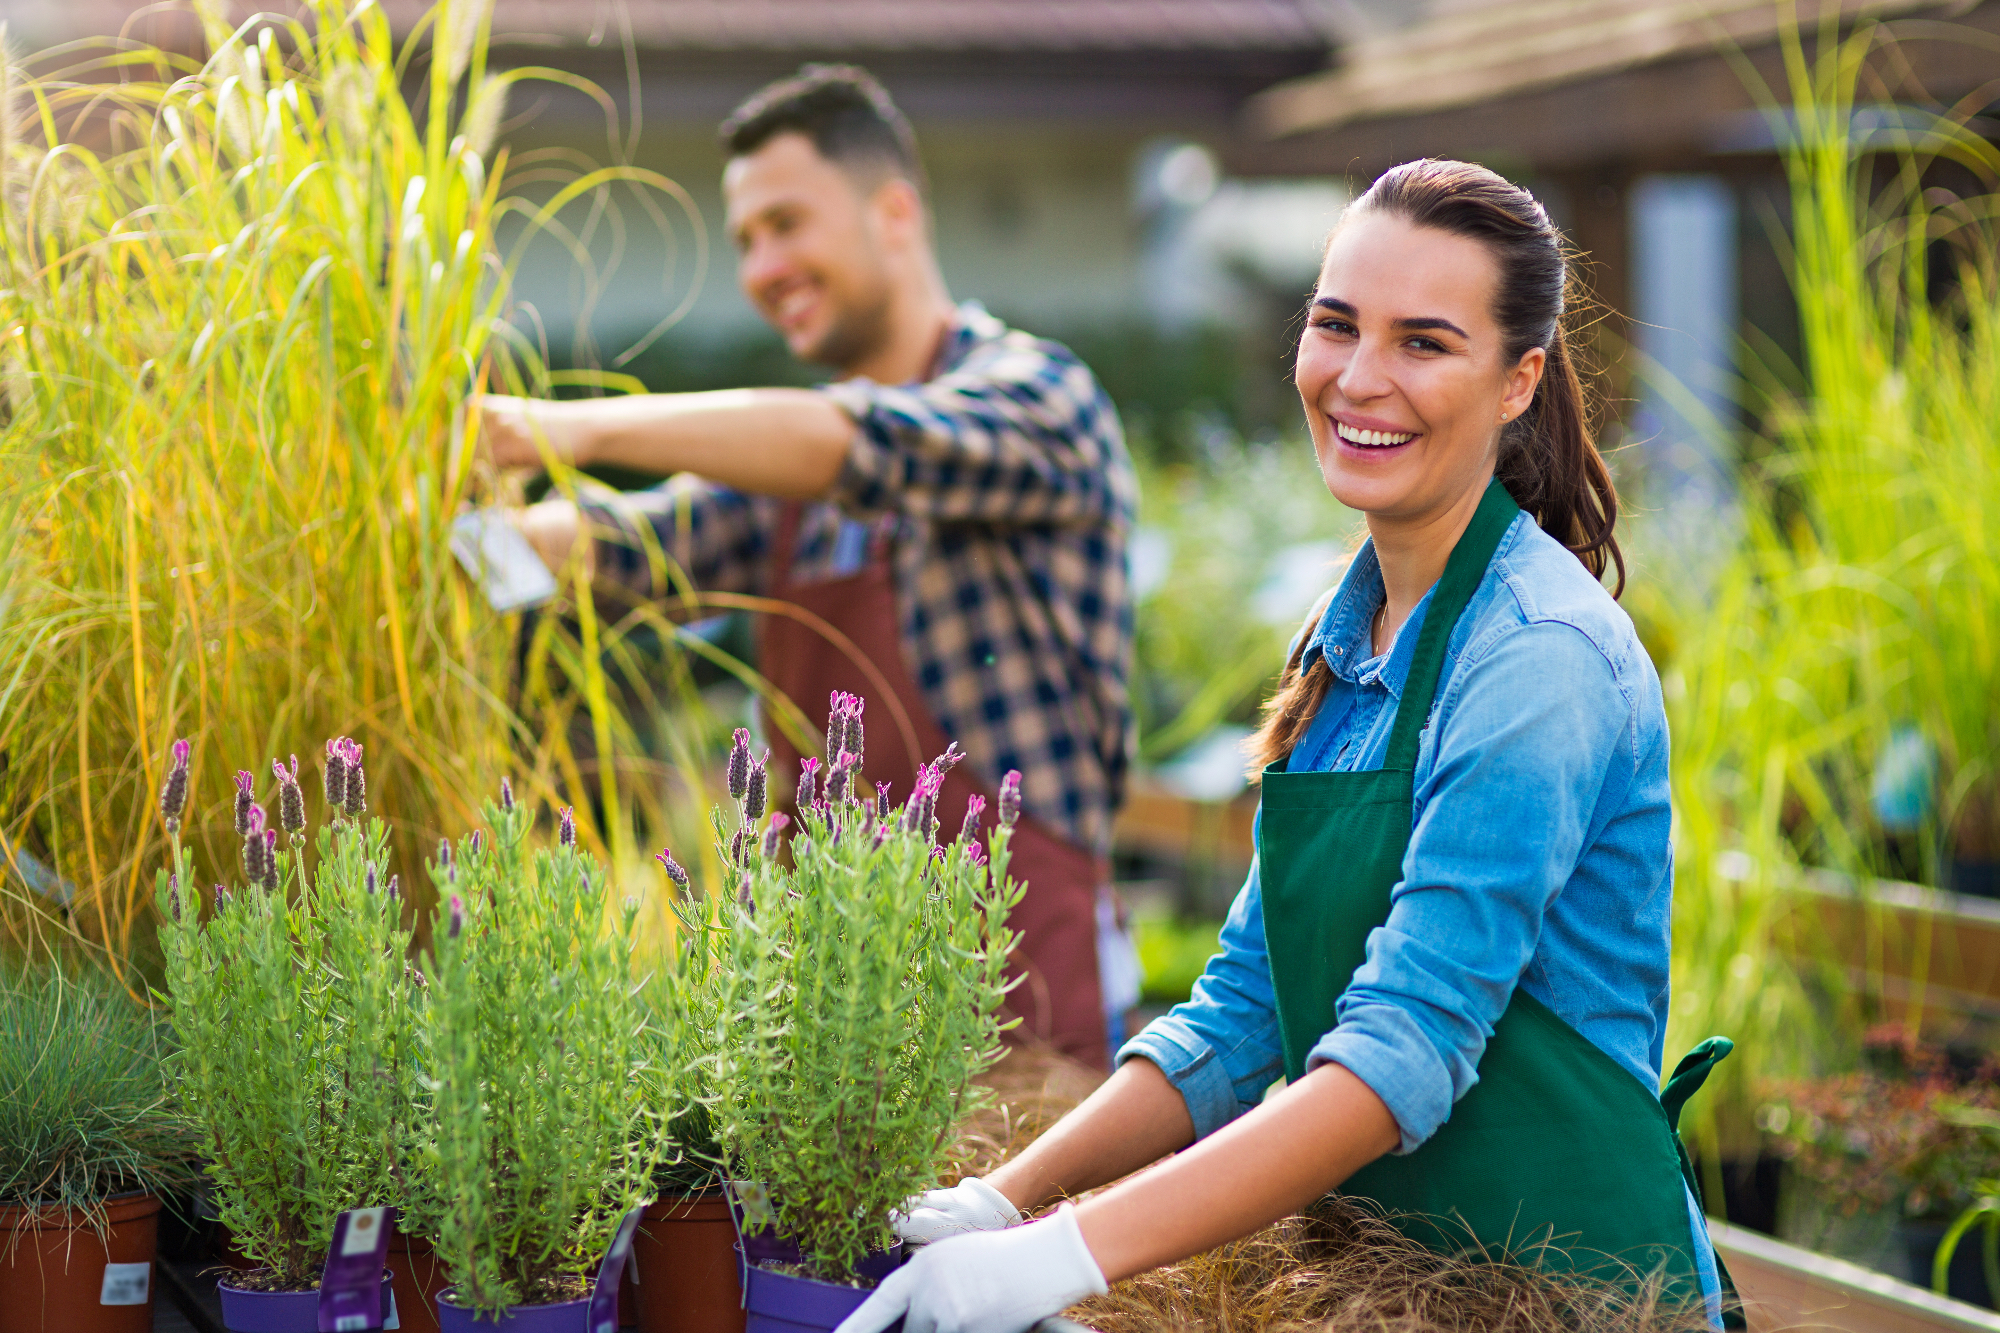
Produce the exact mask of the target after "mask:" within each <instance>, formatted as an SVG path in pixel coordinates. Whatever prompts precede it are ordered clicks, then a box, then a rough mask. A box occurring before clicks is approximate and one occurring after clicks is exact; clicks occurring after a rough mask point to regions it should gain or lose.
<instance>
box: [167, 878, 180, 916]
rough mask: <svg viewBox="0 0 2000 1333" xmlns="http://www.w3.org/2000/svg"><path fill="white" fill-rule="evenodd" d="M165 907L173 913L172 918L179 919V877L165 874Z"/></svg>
mask: <svg viewBox="0 0 2000 1333" xmlns="http://www.w3.org/2000/svg"><path fill="white" fill-rule="evenodd" d="M167 907H168V909H169V910H171V911H172V912H173V914H174V920H176V921H178V920H180V919H181V877H180V876H179V875H168V876H167Z"/></svg>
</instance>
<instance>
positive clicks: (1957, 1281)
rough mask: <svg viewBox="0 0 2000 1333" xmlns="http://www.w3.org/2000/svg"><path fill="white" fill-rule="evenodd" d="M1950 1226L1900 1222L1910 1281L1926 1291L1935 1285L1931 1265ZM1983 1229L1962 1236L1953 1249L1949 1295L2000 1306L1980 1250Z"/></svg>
mask: <svg viewBox="0 0 2000 1333" xmlns="http://www.w3.org/2000/svg"><path fill="white" fill-rule="evenodd" d="M1948 1230H1950V1223H1948V1222H1925V1221H1914V1222H1912V1221H1905V1222H1898V1223H1897V1224H1896V1239H1897V1240H1899V1241H1901V1242H1902V1245H1903V1253H1904V1255H1905V1256H1906V1257H1907V1258H1908V1259H1909V1262H1910V1281H1911V1282H1914V1283H1915V1284H1916V1285H1917V1286H1919V1287H1922V1288H1923V1289H1924V1290H1925V1291H1929V1290H1930V1289H1931V1266H1932V1265H1933V1264H1935V1263H1936V1262H1937V1252H1938V1244H1939V1243H1940V1242H1941V1241H1943V1240H1944V1233H1945V1232H1946V1231H1948ZM1980 1230H1981V1229H1980V1228H1979V1227H1976V1226H1975V1227H1973V1228H1972V1230H1970V1231H1968V1232H1966V1233H1965V1234H1964V1235H1963V1236H1961V1237H1959V1240H1958V1248H1957V1249H1955V1250H1953V1251H1952V1252H1951V1268H1950V1270H1949V1271H1948V1272H1947V1273H1946V1274H1945V1277H1946V1290H1945V1295H1947V1296H1949V1297H1951V1298H1952V1299H1953V1300H1955V1301H1964V1302H1965V1303H1966V1304H1967V1305H1977V1306H1981V1307H1983V1308H1985V1309H1988V1310H1992V1309H1996V1308H2000V1307H1996V1306H1995V1305H1994V1304H1993V1292H1992V1290H1991V1289H1990V1288H1989V1287H1987V1285H1986V1265H1985V1264H1984V1263H1982V1262H1980V1258H1979V1251H1980V1248H1981V1246H1982V1245H1983V1244H1984V1243H1985V1238H1984V1237H1983V1236H1982V1235H1981V1234H1980Z"/></svg>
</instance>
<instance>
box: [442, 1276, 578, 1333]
mask: <svg viewBox="0 0 2000 1333" xmlns="http://www.w3.org/2000/svg"><path fill="white" fill-rule="evenodd" d="M576 1284H577V1290H578V1295H577V1296H576V1298H575V1299H574V1300H561V1301H554V1302H551V1303H550V1304H547V1305H516V1306H512V1307H510V1308H508V1309H506V1310H502V1311H501V1312H500V1314H499V1315H498V1316H497V1317H496V1316H493V1315H485V1314H480V1313H478V1312H477V1311H475V1310H471V1309H468V1308H466V1307H465V1306H463V1305H458V1304H455V1303H453V1301H452V1289H451V1288H449V1287H447V1288H446V1289H445V1290H443V1291H441V1292H439V1293H438V1298H437V1321H438V1328H439V1329H440V1330H442V1333H487V1330H491V1329H505V1330H506V1331H507V1333H579V1330H581V1329H582V1328H583V1326H584V1323H585V1319H586V1316H588V1315H589V1313H590V1282H589V1281H588V1280H587V1279H585V1278H577V1279H576Z"/></svg>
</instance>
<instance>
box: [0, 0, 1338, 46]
mask: <svg viewBox="0 0 2000 1333" xmlns="http://www.w3.org/2000/svg"><path fill="white" fill-rule="evenodd" d="M382 4H383V8H384V9H385V10H386V11H387V12H388V13H389V15H390V17H391V19H392V20H393V21H394V22H395V24H396V26H397V27H398V28H399V29H402V30H407V29H408V28H409V27H410V26H411V24H412V23H414V22H415V20H416V19H417V17H418V16H419V15H421V14H422V13H423V12H424V11H425V10H426V9H427V8H429V4H428V0H382ZM162 8H170V7H160V6H154V5H150V4H148V3H147V0H67V2H66V3H61V4H52V3H50V0H0V18H5V19H7V20H9V21H10V23H11V24H12V26H13V27H14V28H15V30H16V32H17V33H20V34H22V35H24V36H25V37H26V38H27V39H28V40H29V41H30V43H31V44H33V45H48V44H50V43H52V42H55V41H64V40H70V39H73V38H76V37H84V36H95V35H101V34H107V33H116V32H119V31H121V30H124V29H126V27H127V25H128V23H136V26H137V27H138V28H139V29H140V31H137V32H135V34H134V35H136V36H140V37H143V38H147V39H152V34H153V30H155V29H158V28H161V27H163V26H164V27H165V28H166V29H168V30H171V31H180V30H183V29H184V28H186V27H188V25H187V24H186V21H185V19H184V18H182V17H181V16H179V15H174V14H172V13H166V14H160V13H159V10H160V9H162ZM225 8H226V9H228V10H230V11H231V12H232V13H233V14H234V16H235V17H238V18H242V17H247V16H248V15H249V14H250V13H251V12H252V11H254V10H258V9H274V10H279V11H281V12H282V11H283V10H284V9H286V8H288V6H286V5H281V4H279V5H273V4H254V5H253V4H246V3H243V0H237V2H236V3H234V4H226V5H225ZM146 10H151V11H153V12H152V13H141V11H146ZM1324 12H1325V3H1324V0H497V2H496V4H495V6H494V13H493V31H494V36H495V41H496V44H497V45H531V46H558V47H596V46H600V45H603V44H606V43H609V44H611V45H612V46H614V47H615V46H617V45H618V44H619V43H620V42H621V41H622V40H623V37H624V34H625V33H627V32H629V33H630V35H631V39H632V41H633V43H634V44H635V45H637V46H638V47H640V48H641V49H642V50H653V51H664V50H685V51H742V52H754V51H768V52H782V53H791V54H794V55H797V54H810V53H814V52H823V51H911V52H917V51H934V52H947V51H951V52H958V51H965V52H972V51H1076V52H1087V51H1163V50H1171V51H1198V50H1211V51H1267V52H1290V53H1301V52H1303V53H1310V54H1314V55H1320V54H1324V53H1325V51H1326V50H1327V48H1328V45H1329V33H1328V28H1327V26H1326V23H1325V22H1324V21H1323V18H1322V16H1323V14H1324ZM135 16H137V17H136V19H135Z"/></svg>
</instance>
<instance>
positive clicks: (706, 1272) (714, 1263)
mask: <svg viewBox="0 0 2000 1333" xmlns="http://www.w3.org/2000/svg"><path fill="white" fill-rule="evenodd" d="M632 1258H633V1262H634V1263H635V1264H636V1265H637V1267H638V1270H639V1280H638V1282H637V1283H634V1282H632V1280H631V1279H630V1278H629V1277H628V1278H627V1279H626V1282H625V1287H624V1289H623V1290H622V1291H621V1292H620V1294H619V1295H620V1305H621V1306H622V1307H623V1309H624V1311H625V1316H626V1318H627V1319H631V1318H632V1317H633V1316H634V1315H636V1316H637V1321H636V1322H637V1323H638V1325H639V1327H640V1329H641V1330H643V1333H744V1318H743V1284H742V1281H741V1278H740V1277H739V1268H738V1261H737V1257H736V1224H735V1222H733V1221H732V1220H731V1219H730V1216H729V1202H728V1200H727V1199H726V1198H725V1197H724V1196H723V1193H722V1191H721V1190H719V1189H718V1190H710V1191H708V1192H707V1193H705V1194H690V1195H669V1196H667V1197H665V1198H661V1199H658V1200H655V1201H654V1202H653V1203H651V1204H649V1205H647V1208H646V1213H645V1216H644V1218H643V1219H642V1220H641V1221H640V1223H639V1234H638V1235H637V1236H635V1237H634V1238H633V1240H632Z"/></svg>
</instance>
